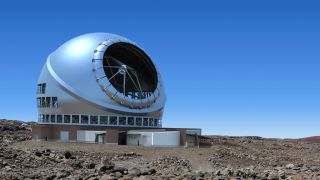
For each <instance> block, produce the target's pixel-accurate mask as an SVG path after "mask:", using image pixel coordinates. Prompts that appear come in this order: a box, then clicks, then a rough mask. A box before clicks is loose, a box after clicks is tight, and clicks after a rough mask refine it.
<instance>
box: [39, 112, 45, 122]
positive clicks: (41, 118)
mask: <svg viewBox="0 0 320 180" xmlns="http://www.w3.org/2000/svg"><path fill="white" fill-rule="evenodd" d="M39 122H44V115H43V114H39Z"/></svg>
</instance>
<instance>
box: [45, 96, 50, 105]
mask: <svg viewBox="0 0 320 180" xmlns="http://www.w3.org/2000/svg"><path fill="white" fill-rule="evenodd" d="M50 100H51V98H50V97H46V102H45V107H50V104H51V103H50V102H51V101H50Z"/></svg>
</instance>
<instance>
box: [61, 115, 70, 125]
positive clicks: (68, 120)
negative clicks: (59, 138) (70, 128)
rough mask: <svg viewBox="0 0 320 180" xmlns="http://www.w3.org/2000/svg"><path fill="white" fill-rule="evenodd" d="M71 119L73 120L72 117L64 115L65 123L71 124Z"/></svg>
mask: <svg viewBox="0 0 320 180" xmlns="http://www.w3.org/2000/svg"><path fill="white" fill-rule="evenodd" d="M70 119H71V117H70V115H64V118H63V120H64V123H70Z"/></svg>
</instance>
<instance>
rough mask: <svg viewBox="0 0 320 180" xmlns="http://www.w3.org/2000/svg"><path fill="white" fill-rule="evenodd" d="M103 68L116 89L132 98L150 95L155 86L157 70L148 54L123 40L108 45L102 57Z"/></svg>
mask: <svg viewBox="0 0 320 180" xmlns="http://www.w3.org/2000/svg"><path fill="white" fill-rule="evenodd" d="M103 69H104V72H105V74H106V77H107V78H108V79H109V82H110V83H111V84H112V85H113V87H114V88H116V89H117V91H119V92H121V93H123V94H124V95H125V96H130V97H131V98H133V99H143V98H145V97H146V96H150V95H151V94H152V93H153V92H154V91H155V89H156V88H157V83H158V77H157V71H156V68H155V66H154V64H153V63H152V61H151V59H150V58H149V57H148V55H147V54H146V53H145V52H144V51H143V50H141V49H140V48H138V47H136V46H134V45H132V44H129V43H125V42H119V43H115V44H112V45H110V46H109V47H108V48H107V50H106V52H105V53H104V57H103Z"/></svg>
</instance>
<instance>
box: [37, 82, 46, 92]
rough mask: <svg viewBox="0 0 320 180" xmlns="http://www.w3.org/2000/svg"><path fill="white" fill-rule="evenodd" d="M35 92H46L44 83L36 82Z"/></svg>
mask: <svg viewBox="0 0 320 180" xmlns="http://www.w3.org/2000/svg"><path fill="white" fill-rule="evenodd" d="M37 93H38V94H44V93H46V83H41V84H38V89H37Z"/></svg>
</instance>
